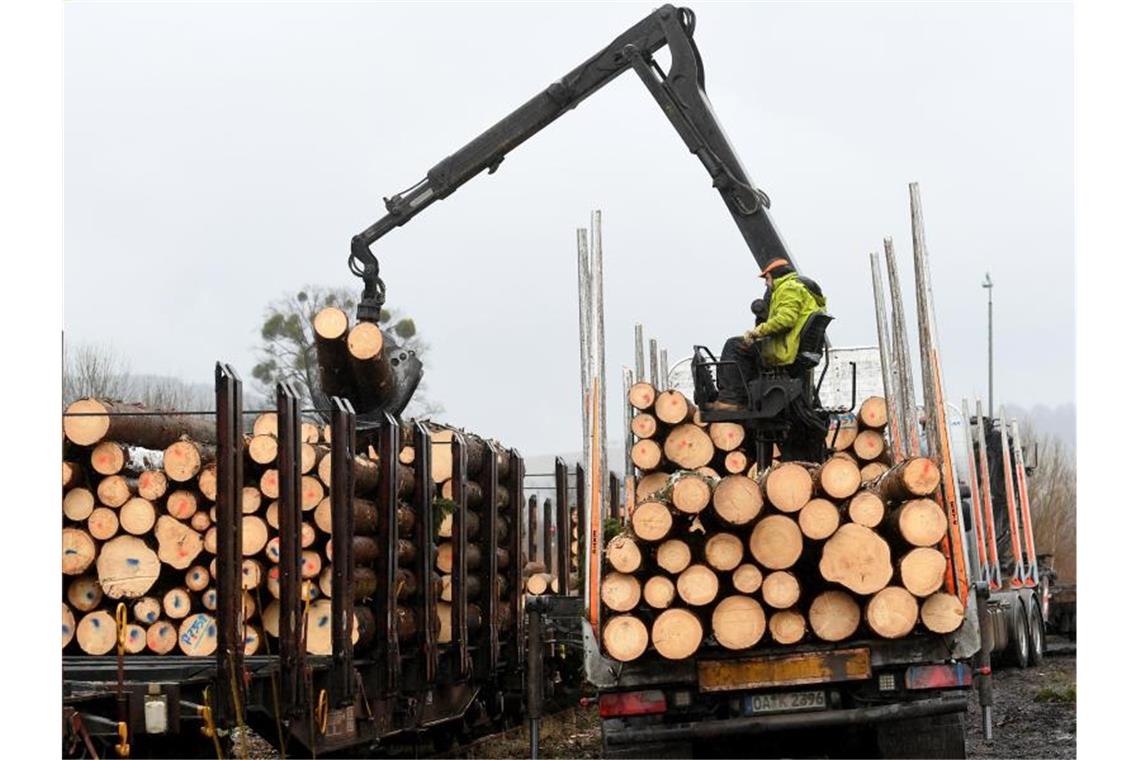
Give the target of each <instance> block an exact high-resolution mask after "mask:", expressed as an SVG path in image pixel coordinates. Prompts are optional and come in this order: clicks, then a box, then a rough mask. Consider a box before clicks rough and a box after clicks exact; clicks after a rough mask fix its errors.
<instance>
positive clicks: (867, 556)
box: [819, 523, 894, 594]
mask: <svg viewBox="0 0 1140 760" xmlns="http://www.w3.org/2000/svg"><path fill="white" fill-rule="evenodd" d="M819 572H820V575H821V576H823V578H824V579H825V580H828V581H831V582H832V583H838V584H840V585H842V586H845V587H847V588H849V589H851V590H852V591H854V592H855V593H856V594H874V593H875V592H877V591H880V590H882V589H883V588H885V587H886V585H887V584H888V583H890V582H891V576H893V575H894V567H893V566H892V565H891V549H890V547H889V546H888V545H887V542H886V541H884V540H883V539H882V537H881V536H879V535H878V534H877V533H875V532H874V531H872V530H871V529H870V528H864V527H863V526H862V525H856V524H855V523H846V524H844V525H841V526H840V527H839V530H837V531H836V532H835V535H834V536H832V537H831V538H829V539H827V542H826V543H824V545H823V556H822V557H821V558H820V560H819Z"/></svg>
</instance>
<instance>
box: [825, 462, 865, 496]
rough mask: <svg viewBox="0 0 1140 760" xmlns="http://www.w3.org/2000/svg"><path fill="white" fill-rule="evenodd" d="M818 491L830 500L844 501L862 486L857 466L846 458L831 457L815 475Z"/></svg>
mask: <svg viewBox="0 0 1140 760" xmlns="http://www.w3.org/2000/svg"><path fill="white" fill-rule="evenodd" d="M817 476H818V480H819V488H820V490H821V491H822V492H823V493H824V494H826V495H827V496H829V497H831V498H832V499H839V500H842V499H846V498H848V497H849V496H851V495H852V494H854V493H855V492H856V491H858V490H859V486H860V485H862V483H863V479H862V477H861V476H860V474H859V465H857V464H855V463H854V462H852V461H851V460H850V459H848V458H846V457H832V458H831V459H829V460H827V461H826V462H824V463H823V466H822V467H820V468H819V471H818V473H817Z"/></svg>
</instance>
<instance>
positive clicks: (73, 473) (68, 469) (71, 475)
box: [63, 461, 83, 491]
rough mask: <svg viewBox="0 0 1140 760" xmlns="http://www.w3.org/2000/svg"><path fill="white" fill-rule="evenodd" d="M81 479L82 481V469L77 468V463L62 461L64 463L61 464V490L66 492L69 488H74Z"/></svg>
mask: <svg viewBox="0 0 1140 760" xmlns="http://www.w3.org/2000/svg"><path fill="white" fill-rule="evenodd" d="M82 479H83V468H82V467H80V466H79V463H78V462H68V461H64V463H63V490H64V491H66V490H67V489H69V488H74V487H75V486H77V485H79V482H80V481H81V480H82Z"/></svg>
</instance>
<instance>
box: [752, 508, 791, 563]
mask: <svg viewBox="0 0 1140 760" xmlns="http://www.w3.org/2000/svg"><path fill="white" fill-rule="evenodd" d="M803 545H804V544H803V533H802V532H801V531H800V526H799V525H797V524H796V521H795V520H793V519H791V518H790V517H788V516H786V515H772V516H770V517H765V518H763V519H762V520H760V522H758V523H756V527H754V528H753V529H752V535H751V537H750V538H749V541H748V548H749V550H750V551H751V552H752V556H753V557H754V558H755V559H756V561H757V562H759V563H760V564H761V565H762V566H763V567H766V568H768V569H769V570H785V569H787V568H789V567H791V566H792V565H794V564H795V563H796V560H798V559H799V558H800V554H802V553H803Z"/></svg>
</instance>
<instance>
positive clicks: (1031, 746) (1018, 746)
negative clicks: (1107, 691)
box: [464, 654, 1077, 760]
mask: <svg viewBox="0 0 1140 760" xmlns="http://www.w3.org/2000/svg"><path fill="white" fill-rule="evenodd" d="M1076 668H1077V658H1076V655H1075V654H1060V655H1052V656H1049V657H1048V658H1047V659H1046V661H1045V664H1044V665H1042V666H1041V667H1035V668H1027V669H1025V670H1018V669H1016V668H1004V669H1001V670H997V671H995V674H994V739H993V741H991V742H987V741H985V740H984V739H983V738H982V721H981V715H980V713H979V710H978V706H977V701H976V699H971V701H970V708H969V713H968V715H967V716H966V756H967V757H969V758H1017V759H1019V760H1020V759H1021V758H1065V759H1066V760H1068V759H1071V758H1075V757H1076V756H1077V736H1076V734H1077V705H1076V677H1077V673H1076ZM529 741H530V739H529V734H528V733H527V729H526V727H525V726H520V727H518V728H514V729H512V730H510V731H507V732H505V733H503V734H499V735H496V736H492V737H487V738H486V739H483V740H482V741H480V742H478V743H476V744H475V745H474V746H472V747H469V748H468V752H467V753H466V754H465V755H464V756H465V757H468V758H526V757H529V756H530V743H529ZM539 742H540V743H539V747H540V756H541V757H545V758H596V757H600V756H601V731H600V724H599V721H598V710H597V707H588V708H578V707H576V708H571V709H568V710H564V711H563V712H560V713H556V714H555V715H551V716H548V717H546V718H545V719H543V721H542V732H541V735H540V739H539Z"/></svg>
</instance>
